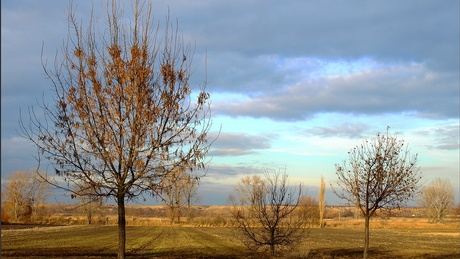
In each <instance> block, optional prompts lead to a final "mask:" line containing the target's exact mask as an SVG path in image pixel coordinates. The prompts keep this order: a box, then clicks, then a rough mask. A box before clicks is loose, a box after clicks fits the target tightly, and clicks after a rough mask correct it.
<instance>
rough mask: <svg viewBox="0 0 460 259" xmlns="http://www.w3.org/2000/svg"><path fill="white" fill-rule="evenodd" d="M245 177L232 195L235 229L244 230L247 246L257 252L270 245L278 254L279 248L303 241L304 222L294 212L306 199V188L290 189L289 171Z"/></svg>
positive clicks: (242, 231)
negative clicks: (303, 197)
mask: <svg viewBox="0 0 460 259" xmlns="http://www.w3.org/2000/svg"><path fill="white" fill-rule="evenodd" d="M264 176H265V179H262V178H261V177H259V176H252V177H245V178H243V179H242V180H241V182H240V184H239V185H238V186H237V187H236V191H237V196H236V197H234V196H232V195H231V196H230V197H229V200H230V202H231V203H232V205H233V206H232V221H233V224H232V225H233V226H234V227H235V228H236V229H237V230H239V231H241V233H242V234H243V235H244V237H245V239H243V242H244V244H245V245H246V246H247V247H248V248H250V249H251V250H254V251H256V250H257V249H259V248H260V247H263V246H268V247H269V249H270V254H271V255H272V256H273V255H275V247H276V246H288V245H293V244H295V243H297V242H299V241H300V240H301V238H302V237H303V234H304V233H305V229H304V228H302V225H303V224H304V221H303V219H302V218H299V217H296V215H295V213H293V212H294V211H295V210H296V208H297V206H298V205H299V201H300V198H301V196H302V185H301V184H299V185H298V186H297V187H295V186H289V182H288V175H287V173H286V171H281V170H279V171H273V172H272V171H269V170H265V172H264Z"/></svg>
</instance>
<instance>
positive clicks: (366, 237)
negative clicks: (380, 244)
mask: <svg viewBox="0 0 460 259" xmlns="http://www.w3.org/2000/svg"><path fill="white" fill-rule="evenodd" d="M369 219H370V215H369V214H368V215H364V220H365V223H364V253H363V258H364V259H366V258H368V254H367V252H368V250H369Z"/></svg>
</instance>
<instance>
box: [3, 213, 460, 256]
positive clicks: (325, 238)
mask: <svg viewBox="0 0 460 259" xmlns="http://www.w3.org/2000/svg"><path fill="white" fill-rule="evenodd" d="M407 223H408V224H411V223H410V222H407ZM362 234H363V231H362V229H361V228H356V227H348V228H343V227H328V228H323V229H320V228H311V229H310V230H309V235H308V237H306V238H305V241H304V243H303V244H301V245H300V246H298V247H295V248H292V249H290V250H289V251H282V252H283V253H282V257H286V258H360V257H361V256H362V240H363V237H362ZM1 235H2V241H1V244H2V258H25V257H26V258H27V257H30V258H50V257H54V258H113V257H114V256H115V253H116V246H117V228H116V226H92V225H86V226H84V225H74V226H57V227H32V228H22V229H16V228H14V227H13V228H11V229H6V228H5V229H3V228H2V234H1ZM238 238H239V237H238V236H237V234H235V233H234V232H233V231H232V230H231V229H229V228H226V227H187V226H128V227H127V249H126V250H127V253H128V258H248V257H252V258H263V257H264V256H263V254H251V253H250V252H249V250H247V249H246V247H244V246H243V245H242V244H241V243H240V242H239V240H238ZM370 238H371V248H370V257H371V258H458V256H459V255H460V235H459V228H458V225H457V224H452V225H451V227H448V226H444V227H441V228H439V227H436V228H426V227H424V228H422V227H414V228H378V229H372V230H371V237H370Z"/></svg>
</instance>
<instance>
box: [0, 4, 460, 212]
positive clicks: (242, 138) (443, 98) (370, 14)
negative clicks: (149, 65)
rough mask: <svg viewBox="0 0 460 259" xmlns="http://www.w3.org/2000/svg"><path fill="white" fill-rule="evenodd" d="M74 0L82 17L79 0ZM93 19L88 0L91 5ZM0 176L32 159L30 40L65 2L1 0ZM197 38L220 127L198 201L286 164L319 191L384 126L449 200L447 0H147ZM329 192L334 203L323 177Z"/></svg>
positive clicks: (38, 89)
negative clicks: (23, 117) (27, 123)
mask: <svg viewBox="0 0 460 259" xmlns="http://www.w3.org/2000/svg"><path fill="white" fill-rule="evenodd" d="M76 2H78V3H77V5H78V8H77V16H78V17H82V19H84V18H85V17H87V16H88V14H89V10H90V9H91V5H90V2H91V1H76ZM93 2H94V6H95V8H96V13H95V15H96V16H98V13H97V12H100V8H99V7H100V1H97V0H95V1H93ZM1 7H2V9H1V12H2V16H1V17H2V23H1V26H2V29H1V33H2V39H1V41H2V44H1V51H2V53H1V54H2V55H1V62H2V71H1V93H2V95H1V115H2V117H1V127H2V128H1V133H2V134H1V151H2V153H1V174H2V178H3V177H4V176H6V175H8V174H10V173H12V172H13V171H16V170H24V169H25V170H27V169H29V168H33V167H34V166H35V165H36V162H35V160H34V159H33V157H32V156H33V154H34V152H35V149H34V148H33V147H32V146H30V144H28V143H27V142H26V141H25V140H24V139H21V138H20V137H19V136H18V134H17V133H16V130H17V129H18V118H19V110H20V109H22V110H23V111H26V110H27V109H28V107H29V106H31V105H36V103H37V102H36V100H37V99H41V98H42V96H44V97H45V98H49V94H50V93H51V92H50V90H51V85H50V82H49V81H47V80H46V79H45V76H44V74H43V71H42V68H41V63H40V62H41V61H40V55H41V48H42V44H44V45H43V46H44V56H45V58H48V59H49V60H52V58H53V57H54V54H55V52H56V49H58V48H59V47H60V44H61V43H62V40H63V39H64V38H65V37H66V33H67V24H66V16H65V11H66V8H67V1H51V0H43V1H33V0H16V1H2V3H1ZM168 8H169V10H170V16H171V18H173V19H176V18H177V20H178V23H179V31H180V33H182V34H183V35H184V38H185V40H186V41H190V42H191V43H192V44H194V45H195V47H196V52H195V57H194V64H195V65H196V71H195V73H194V75H193V79H192V80H194V81H193V82H194V83H195V84H199V83H201V82H203V80H204V78H205V70H204V67H205V65H204V64H205V57H207V78H208V81H209V83H208V86H207V90H208V91H210V93H211V98H212V113H213V125H214V126H213V129H212V134H214V135H215V134H216V132H217V131H218V130H219V128H221V129H222V130H221V133H220V137H219V138H218V139H217V141H216V142H215V143H214V145H213V149H212V150H211V151H210V153H209V155H210V157H212V160H211V161H210V162H209V164H208V173H207V175H206V177H203V178H202V182H201V184H200V195H201V196H202V199H201V202H202V203H203V204H227V201H226V198H227V195H228V194H229V193H231V192H232V191H233V187H234V185H235V184H236V182H238V180H239V179H240V178H241V177H243V176H245V175H251V174H257V173H260V172H261V171H262V170H263V169H264V168H271V169H275V168H286V170H287V172H288V173H289V175H290V178H291V182H302V183H303V184H304V185H305V186H306V187H307V189H308V193H307V194H308V195H311V196H315V197H316V195H317V190H318V188H317V187H318V186H319V180H320V177H321V175H323V176H324V178H325V180H326V182H327V183H330V184H334V183H335V182H336V176H335V167H334V165H335V164H336V163H340V162H341V161H342V160H344V159H346V158H347V151H348V150H350V149H352V148H353V147H354V146H356V145H358V144H360V143H361V142H362V141H363V139H365V138H372V137H374V136H375V135H376V133H377V132H383V131H385V130H386V127H387V126H390V127H391V132H392V133H396V134H397V136H398V138H401V139H404V140H405V141H406V142H407V143H409V147H410V148H411V151H412V153H418V154H419V158H420V166H421V171H422V174H423V180H424V181H426V182H428V183H429V181H431V180H432V179H433V178H434V177H441V178H447V179H449V180H450V181H451V183H452V185H453V186H454V187H455V190H456V196H457V201H458V198H459V182H460V179H459V178H460V176H459V98H460V97H459V78H460V75H459V69H460V68H459V55H460V54H459V31H460V29H459V2H458V1H441V2H440V1H420V0H409V1H365V2H362V1H303V0H296V1H294V0H292V1H291V0H288V1H274V0H273V1H270V0H269V1H261V0H260V1H257V0H234V1H212V0H200V1H186V0H179V1H177V0H176V1H154V9H155V10H154V14H155V17H156V19H157V20H158V21H159V22H160V25H161V24H162V23H164V17H165V16H166V13H167V10H168ZM326 199H327V202H328V203H329V204H340V203H341V202H342V201H340V200H338V199H337V198H336V197H335V196H334V195H333V194H332V193H331V191H330V188H329V187H328V190H327V195H326Z"/></svg>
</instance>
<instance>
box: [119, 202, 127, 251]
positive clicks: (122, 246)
mask: <svg viewBox="0 0 460 259" xmlns="http://www.w3.org/2000/svg"><path fill="white" fill-rule="evenodd" d="M117 202H118V257H117V258H118V259H124V258H125V250H126V217H125V214H126V213H125V212H126V211H125V197H124V196H122V197H118V201H117Z"/></svg>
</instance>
